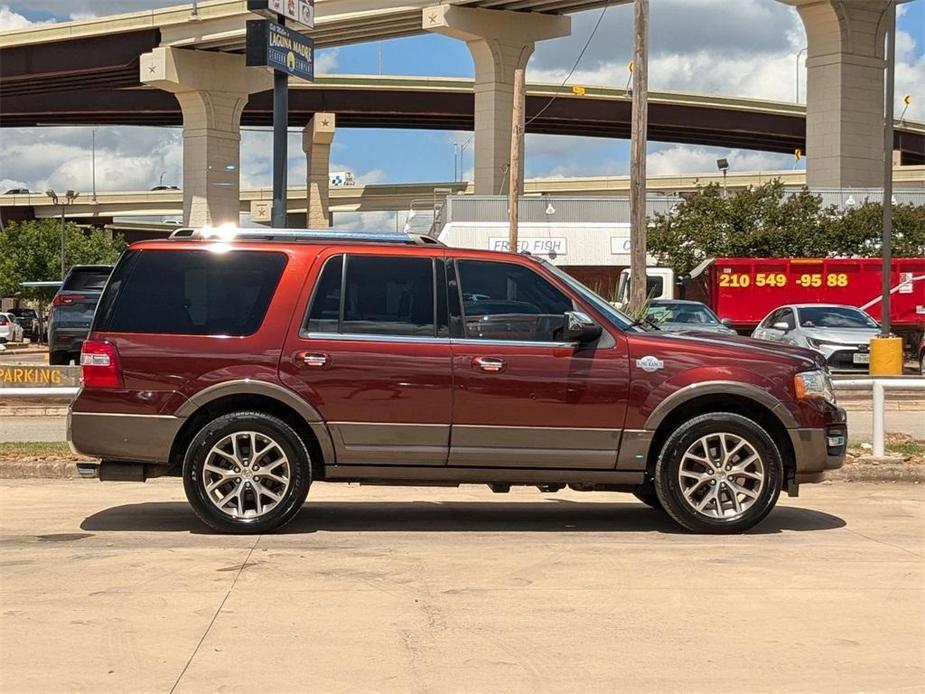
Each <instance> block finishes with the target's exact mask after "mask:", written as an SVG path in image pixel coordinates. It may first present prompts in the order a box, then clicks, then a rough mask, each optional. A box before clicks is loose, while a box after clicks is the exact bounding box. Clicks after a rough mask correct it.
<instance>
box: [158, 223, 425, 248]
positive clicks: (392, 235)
mask: <svg viewBox="0 0 925 694" xmlns="http://www.w3.org/2000/svg"><path fill="white" fill-rule="evenodd" d="M170 239H171V240H177V241H294V242H299V241H303V242H304V241H322V242H324V241H334V242H337V243H397V244H407V245H418V246H426V245H443V244H442V243H441V242H440V241H438V240H437V239H435V238H433V237H432V236H426V235H423V234H408V233H404V232H391V231H336V230H334V229H253V228H240V227H203V228H201V229H193V228H184V229H177V230H176V231H174V232H173V233H172V234H171V235H170Z"/></svg>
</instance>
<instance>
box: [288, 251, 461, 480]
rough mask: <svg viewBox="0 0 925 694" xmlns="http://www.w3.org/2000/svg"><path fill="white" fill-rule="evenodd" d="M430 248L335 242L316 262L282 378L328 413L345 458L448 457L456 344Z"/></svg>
mask: <svg viewBox="0 0 925 694" xmlns="http://www.w3.org/2000/svg"><path fill="white" fill-rule="evenodd" d="M433 255H434V251H433V249H406V248H403V249H402V254H401V255H394V254H392V255H388V254H378V255H377V254H375V253H373V252H370V253H368V254H367V253H362V252H349V253H344V252H336V251H333V250H332V251H328V252H326V253H323V254H321V255H320V256H319V258H318V260H317V261H316V262H315V265H314V267H313V268H312V272H311V273H310V276H309V281H308V282H307V286H308V287H309V288H312V287H313V290H312V289H310V290H309V291H310V292H311V294H312V297H311V302H310V305H309V308H308V310H307V312H305V313H304V314H303V315H304V316H305V318H304V320H303V321H299V323H298V324H296V325H295V326H293V328H292V329H291V330H292V332H291V334H290V336H289V339H288V341H287V344H286V347H285V349H284V351H283V358H282V360H281V361H280V378H281V379H282V381H283V382H284V383H285V384H286V385H288V386H289V387H290V388H292V389H293V390H295V391H296V392H298V393H299V394H300V395H301V396H302V397H303V398H304V399H305V400H306V401H307V402H309V403H311V404H312V405H313V406H314V407H315V409H317V410H318V412H319V413H320V415H321V417H322V419H323V420H324V421H325V422H326V423H327V425H328V429H329V431H330V432H331V437H332V439H333V444H334V449H335V453H336V455H337V464H338V465H372V466H377V465H446V460H447V454H448V450H449V449H448V447H449V435H450V402H451V390H450V345H449V339H448V338H449V335H448V327H447V324H446V299H445V278H444V277H443V262H442V259H440V260H438V259H437V258H434V257H433ZM438 269H439V271H440V273H441V274H440V276H439V286H440V287H441V290H440V291H439V292H438V291H437V285H438V283H437V274H436V273H437V271H438ZM315 278H317V279H315ZM438 294H439V297H441V298H438ZM441 304H442V312H441V310H438V309H440V308H441V306H440V305H441ZM303 305H304V303H303ZM440 316H442V318H441V317H440Z"/></svg>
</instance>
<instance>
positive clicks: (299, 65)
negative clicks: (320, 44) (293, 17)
mask: <svg viewBox="0 0 925 694" xmlns="http://www.w3.org/2000/svg"><path fill="white" fill-rule="evenodd" d="M247 66H248V67H266V68H269V69H271V70H274V71H276V72H284V73H286V74H287V75H292V76H293V77H299V78H301V79H303V80H307V81H309V82H311V81H312V80H314V79H315V42H314V41H313V40H312V39H310V38H308V37H307V36H303V35H302V34H300V33H299V32H297V31H293V30H292V29H289V28H287V27H284V26H283V25H282V24H277V23H276V22H271V21H270V20H269V19H255V20H250V21H248V22H247Z"/></svg>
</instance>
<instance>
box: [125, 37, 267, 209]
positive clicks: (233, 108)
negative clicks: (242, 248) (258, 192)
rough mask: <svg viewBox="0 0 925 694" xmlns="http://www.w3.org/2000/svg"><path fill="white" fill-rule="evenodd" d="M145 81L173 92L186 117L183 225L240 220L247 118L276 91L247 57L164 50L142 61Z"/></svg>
mask: <svg viewBox="0 0 925 694" xmlns="http://www.w3.org/2000/svg"><path fill="white" fill-rule="evenodd" d="M140 70H141V81H142V82H144V83H145V84H148V85H150V86H152V87H157V88H158V89H163V90H164V91H168V92H172V93H173V94H174V96H176V98H177V101H178V102H179V104H180V109H181V110H182V111H183V223H184V224H185V225H188V226H194V227H195V226H204V225H207V224H210V225H216V224H224V223H227V222H231V223H233V224H237V223H238V220H239V205H240V203H239V198H240V188H241V185H240V171H239V168H240V160H241V152H240V150H241V147H240V145H241V112H242V111H243V110H244V106H245V105H246V104H247V101H248V99H249V98H250V95H251V94H254V93H256V92H261V91H266V90H267V89H271V88H272V86H273V78H272V76H271V75H270V73H269V72H267V71H265V70H258V69H254V68H247V67H245V66H244V56H239V55H231V54H227V53H212V52H206V51H193V50H187V49H180V48H169V47H160V48H155V49H154V50H153V51H151V52H150V53H145V54H143V55H142V56H141V63H140Z"/></svg>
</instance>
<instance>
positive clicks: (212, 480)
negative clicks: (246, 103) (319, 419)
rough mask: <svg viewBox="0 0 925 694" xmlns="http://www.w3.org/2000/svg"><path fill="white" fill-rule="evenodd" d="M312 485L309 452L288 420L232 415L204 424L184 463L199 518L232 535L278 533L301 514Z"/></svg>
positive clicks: (186, 486)
mask: <svg viewBox="0 0 925 694" xmlns="http://www.w3.org/2000/svg"><path fill="white" fill-rule="evenodd" d="M310 484H311V463H310V459H309V453H308V450H307V449H306V447H305V444H304V442H303V441H302V439H301V438H299V435H298V434H297V433H296V432H295V431H294V430H293V429H292V427H290V426H289V425H288V424H286V422H284V421H282V420H281V419H278V418H277V417H274V416H272V415H269V414H266V413H263V412H233V413H230V414H226V415H222V416H221V417H218V418H216V419H214V420H212V421H211V422H209V423H208V424H206V425H205V426H204V427H203V428H202V429H201V430H200V431H199V433H198V434H197V435H196V436H195V438H193V441H192V442H191V443H190V445H189V448H188V449H187V452H186V458H185V460H184V461H183V486H184V489H185V490H186V498H187V499H189V502H190V505H191V506H192V507H193V510H194V511H195V512H196V515H197V516H199V518H200V519H201V520H202V521H203V522H205V523H206V524H207V525H209V526H210V527H212V528H214V529H215V530H219V531H221V532H228V533H264V532H268V531H271V530H275V529H276V528H279V527H281V526H283V525H285V524H286V523H288V522H289V521H290V520H292V519H293V518H294V517H295V515H296V514H297V513H298V512H299V509H300V508H301V507H302V504H303V502H304V501H305V497H306V496H307V494H308V488H309V485H310Z"/></svg>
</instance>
